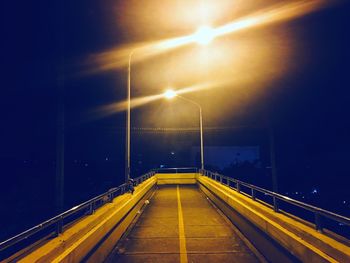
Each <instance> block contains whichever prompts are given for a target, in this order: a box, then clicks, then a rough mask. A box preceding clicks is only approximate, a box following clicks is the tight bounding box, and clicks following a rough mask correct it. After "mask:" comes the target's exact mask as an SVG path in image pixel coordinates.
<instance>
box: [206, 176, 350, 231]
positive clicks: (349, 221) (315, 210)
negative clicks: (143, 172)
mask: <svg viewBox="0 0 350 263" xmlns="http://www.w3.org/2000/svg"><path fill="white" fill-rule="evenodd" d="M201 173H202V174H203V175H206V176H208V177H209V174H210V175H211V176H210V178H212V177H213V178H214V179H216V177H221V178H222V179H224V180H227V181H230V182H233V183H235V184H239V185H241V186H245V187H247V188H250V189H254V190H255V191H257V192H260V193H263V194H266V195H269V196H271V197H275V198H277V199H278V200H281V201H284V202H286V203H289V204H292V205H295V206H298V207H301V208H303V209H305V210H307V211H310V212H313V213H315V214H319V215H322V216H324V217H327V218H329V219H333V220H335V221H337V222H339V223H343V224H346V225H350V218H348V217H345V216H342V215H339V214H336V213H334V212H331V211H328V210H325V209H322V208H320V207H316V206H313V205H310V204H307V203H304V202H301V201H298V200H295V199H292V198H290V197H288V196H284V195H281V194H279V193H275V192H273V191H270V190H267V189H264V188H261V187H258V186H255V185H252V184H249V183H246V182H242V181H239V180H237V179H234V178H231V177H228V176H225V175H221V174H219V173H214V172H211V171H207V170H201ZM216 181H218V180H216ZM231 188H232V187H231ZM233 189H234V188H233ZM240 191H242V189H240ZM248 195H249V194H248Z"/></svg>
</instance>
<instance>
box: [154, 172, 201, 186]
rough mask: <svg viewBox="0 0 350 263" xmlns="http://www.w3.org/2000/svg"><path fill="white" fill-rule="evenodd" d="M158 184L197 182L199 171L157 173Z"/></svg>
mask: <svg viewBox="0 0 350 263" xmlns="http://www.w3.org/2000/svg"><path fill="white" fill-rule="evenodd" d="M155 176H156V177H157V179H158V181H157V184H158V185H164V184H196V183H197V180H196V177H197V173H167V174H162V173H158V174H155Z"/></svg>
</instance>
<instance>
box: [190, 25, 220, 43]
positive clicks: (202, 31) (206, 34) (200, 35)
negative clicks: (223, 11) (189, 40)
mask: <svg viewBox="0 0 350 263" xmlns="http://www.w3.org/2000/svg"><path fill="white" fill-rule="evenodd" d="M214 33H215V31H214V30H213V29H212V28H211V27H209V26H202V27H200V28H199V29H198V30H197V31H196V32H195V33H194V35H193V38H194V40H195V41H196V42H197V43H198V44H201V45H207V44H209V43H210V42H211V41H212V40H213V39H214V37H215V34H214Z"/></svg>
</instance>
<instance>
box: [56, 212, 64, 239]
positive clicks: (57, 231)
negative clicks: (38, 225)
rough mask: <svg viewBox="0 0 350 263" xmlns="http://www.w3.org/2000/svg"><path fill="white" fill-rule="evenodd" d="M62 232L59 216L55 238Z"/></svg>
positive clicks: (61, 222)
mask: <svg viewBox="0 0 350 263" xmlns="http://www.w3.org/2000/svg"><path fill="white" fill-rule="evenodd" d="M62 232H63V217H62V216H61V217H60V219H59V220H58V221H57V223H56V236H59V235H60V234H62Z"/></svg>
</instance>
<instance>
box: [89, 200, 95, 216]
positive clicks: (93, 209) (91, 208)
mask: <svg viewBox="0 0 350 263" xmlns="http://www.w3.org/2000/svg"><path fill="white" fill-rule="evenodd" d="M94 212H95V202H91V203H90V205H89V213H88V214H89V215H92V214H93V213H94Z"/></svg>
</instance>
